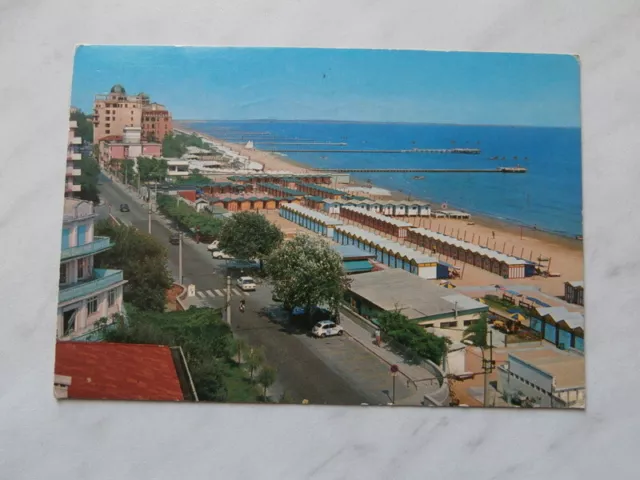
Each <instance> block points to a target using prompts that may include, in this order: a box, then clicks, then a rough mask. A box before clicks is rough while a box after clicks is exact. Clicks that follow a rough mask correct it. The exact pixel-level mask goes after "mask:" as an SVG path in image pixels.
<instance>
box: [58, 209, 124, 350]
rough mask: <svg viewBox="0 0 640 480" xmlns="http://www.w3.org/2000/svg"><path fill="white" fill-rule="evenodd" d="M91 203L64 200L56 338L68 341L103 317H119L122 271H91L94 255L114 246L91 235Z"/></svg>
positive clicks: (104, 238) (84, 332)
mask: <svg viewBox="0 0 640 480" xmlns="http://www.w3.org/2000/svg"><path fill="white" fill-rule="evenodd" d="M96 217H97V214H96V213H95V210H94V206H93V203H91V202H87V201H84V200H77V199H71V198H66V199H65V202H64V215H63V225H62V246H61V255H60V279H59V290H58V319H57V338H59V339H64V340H70V339H74V338H77V337H79V336H82V335H84V334H86V333H88V332H90V331H91V330H92V329H93V328H94V324H95V323H96V322H97V321H98V320H100V319H101V318H104V317H107V318H109V317H111V316H113V315H114V314H117V313H121V312H122V311H123V310H122V294H123V286H124V284H125V283H127V282H126V280H124V278H123V275H122V270H110V269H99V268H94V257H95V255H96V254H98V253H100V252H103V251H105V250H108V249H109V248H111V247H112V246H113V244H112V243H111V241H110V239H109V238H107V237H98V236H95V235H94V222H95V219H96Z"/></svg>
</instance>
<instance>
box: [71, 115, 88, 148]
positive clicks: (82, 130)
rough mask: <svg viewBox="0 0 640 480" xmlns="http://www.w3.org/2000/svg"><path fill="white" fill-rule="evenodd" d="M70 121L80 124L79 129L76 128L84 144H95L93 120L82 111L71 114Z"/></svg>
mask: <svg viewBox="0 0 640 480" xmlns="http://www.w3.org/2000/svg"><path fill="white" fill-rule="evenodd" d="M69 119H70V120H75V121H76V123H77V124H78V128H76V135H77V136H78V137H80V138H82V142H83V143H93V122H92V121H91V119H90V118H89V117H88V116H87V115H86V114H85V113H83V112H82V111H80V110H78V111H77V112H73V113H71V115H69Z"/></svg>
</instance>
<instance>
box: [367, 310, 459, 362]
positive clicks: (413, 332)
mask: <svg viewBox="0 0 640 480" xmlns="http://www.w3.org/2000/svg"><path fill="white" fill-rule="evenodd" d="M378 324H379V325H380V329H381V331H382V332H383V333H384V334H385V336H386V337H388V338H389V339H391V340H393V341H394V342H397V343H398V344H399V345H401V346H402V347H404V348H406V349H407V355H408V356H409V357H412V358H413V359H415V357H416V356H417V357H420V358H424V359H427V360H431V361H432V362H433V363H435V364H437V365H440V364H441V363H442V359H443V357H444V355H445V353H446V346H447V345H446V343H447V341H446V339H444V338H442V337H438V336H436V335H434V334H432V333H429V332H427V331H426V330H425V329H424V327H421V326H420V325H417V324H415V323H413V322H411V321H410V320H409V319H407V317H405V316H404V315H402V314H401V313H400V312H398V311H395V312H384V313H383V314H382V315H380V316H379V317H378Z"/></svg>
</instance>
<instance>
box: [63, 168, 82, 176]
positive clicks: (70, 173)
mask: <svg viewBox="0 0 640 480" xmlns="http://www.w3.org/2000/svg"><path fill="white" fill-rule="evenodd" d="M80 175H82V170H80V169H79V168H73V167H72V166H68V167H67V174H66V176H67V177H79V176H80Z"/></svg>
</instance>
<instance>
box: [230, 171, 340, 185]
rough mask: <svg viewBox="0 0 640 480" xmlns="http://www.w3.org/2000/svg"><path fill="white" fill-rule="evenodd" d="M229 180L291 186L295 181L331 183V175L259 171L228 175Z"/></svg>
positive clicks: (241, 182) (242, 182) (250, 183)
mask: <svg viewBox="0 0 640 480" xmlns="http://www.w3.org/2000/svg"><path fill="white" fill-rule="evenodd" d="M228 179H229V180H231V181H232V182H235V183H239V184H244V185H254V186H255V185H258V184H259V183H273V184H276V185H282V186H287V187H289V188H293V186H292V184H295V183H296V182H300V181H304V182H306V183H316V184H321V185H330V184H331V175H329V174H320V173H318V174H294V173H282V174H268V173H260V174H255V175H233V176H230V177H228Z"/></svg>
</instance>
